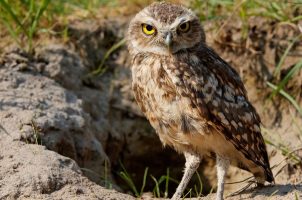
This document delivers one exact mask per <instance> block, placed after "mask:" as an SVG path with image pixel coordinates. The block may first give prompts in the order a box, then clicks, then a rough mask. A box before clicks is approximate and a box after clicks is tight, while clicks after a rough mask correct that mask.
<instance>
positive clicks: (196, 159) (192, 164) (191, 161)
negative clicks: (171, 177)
mask: <svg viewBox="0 0 302 200" xmlns="http://www.w3.org/2000/svg"><path fill="white" fill-rule="evenodd" d="M184 155H185V158H186V164H185V172H184V175H183V177H182V179H181V182H180V184H179V185H178V187H177V189H176V192H175V193H174V195H173V197H172V200H178V199H180V198H181V195H182V193H183V192H184V190H185V189H186V187H187V185H188V183H189V181H190V179H191V177H192V176H193V174H194V173H195V171H196V170H197V168H198V166H199V163H200V161H201V157H200V156H197V155H193V154H190V153H184Z"/></svg>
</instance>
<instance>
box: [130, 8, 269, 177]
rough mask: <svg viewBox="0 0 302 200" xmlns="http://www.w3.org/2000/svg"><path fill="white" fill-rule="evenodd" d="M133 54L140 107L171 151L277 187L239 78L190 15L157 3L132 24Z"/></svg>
mask: <svg viewBox="0 0 302 200" xmlns="http://www.w3.org/2000/svg"><path fill="white" fill-rule="evenodd" d="M169 13H172V14H171V15H169ZM146 24H147V25H146ZM184 24H185V25H184ZM187 27H188V28H187ZM187 29H188V30H187ZM153 30H154V32H153ZM148 31H150V33H151V32H152V33H151V34H150V35H149V34H148V33H149V32H148ZM128 47H129V51H130V55H131V57H132V77H133V90H134V95H135V98H136V101H137V103H138V105H139V106H140V108H141V110H142V112H143V113H144V114H145V115H146V117H147V118H148V120H149V121H150V123H151V125H152V126H153V127H154V128H155V129H156V132H157V133H158V135H159V137H160V139H161V141H162V142H163V143H164V144H167V145H170V146H172V147H174V148H175V149H176V150H177V151H179V152H194V153H196V154H199V155H211V154H212V153H215V154H217V155H220V156H223V157H226V158H228V159H229V160H230V161H231V163H232V164H234V165H236V166H238V167H240V168H242V169H245V170H248V171H250V172H252V173H253V174H254V175H255V176H256V178H258V179H261V180H262V181H264V180H267V181H269V182H272V181H273V175H272V172H271V170H270V166H269V161H268V156H267V152H266V147H265V144H264V140H263V138H262V136H261V131H260V123H261V122H260V118H259V115H258V114H257V112H256V110H255V108H254V107H253V106H252V105H251V103H250V102H249V101H248V98H247V94H246V90H245V88H244V86H243V83H242V81H241V79H240V77H239V75H238V73H237V72H236V71H235V70H234V69H233V68H232V67H231V66H230V65H229V64H228V63H226V62H225V61H224V60H223V59H222V58H220V57H219V56H218V55H217V54H216V53H215V52H214V51H213V50H212V49H211V48H209V47H208V46H207V45H206V43H205V34H204V32H203V29H202V27H201V25H200V23H199V20H198V18H197V17H196V16H195V15H194V14H193V13H192V12H191V11H190V10H188V9H186V8H183V7H182V6H179V5H175V6H174V5H173V4H167V3H156V4H152V5H151V6H149V7H147V8H146V9H144V10H143V11H141V12H140V13H139V14H138V15H136V17H135V18H134V19H133V20H132V21H131V23H130V26H129V32H128Z"/></svg>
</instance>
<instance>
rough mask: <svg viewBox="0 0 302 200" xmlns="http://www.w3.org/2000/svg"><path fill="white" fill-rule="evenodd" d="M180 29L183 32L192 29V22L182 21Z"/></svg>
mask: <svg viewBox="0 0 302 200" xmlns="http://www.w3.org/2000/svg"><path fill="white" fill-rule="evenodd" d="M178 30H180V31H181V32H188V31H189V30H190V22H185V23H182V24H181V25H179V26H178Z"/></svg>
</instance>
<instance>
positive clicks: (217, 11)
mask: <svg viewBox="0 0 302 200" xmlns="http://www.w3.org/2000/svg"><path fill="white" fill-rule="evenodd" d="M150 2H151V1H141V0H131V1H123V0H114V1H109V0H90V1H86V0H62V1H50V0H40V1H37V0H0V21H1V24H0V30H3V31H2V32H1V34H0V35H1V37H2V38H4V39H3V41H2V42H1V44H0V49H3V48H2V47H4V46H7V45H11V44H15V45H17V46H18V47H20V48H22V49H23V50H25V51H26V52H29V53H33V52H34V49H35V47H36V46H37V45H39V44H43V42H44V40H45V38H52V37H56V39H58V40H62V42H66V41H68V24H69V21H70V19H71V17H75V18H77V19H85V18H94V17H98V15H99V13H98V12H99V10H101V9H102V11H104V9H105V10H107V11H108V10H109V11H112V10H117V11H118V12H119V14H123V13H122V12H123V8H124V7H127V6H129V5H131V7H134V8H133V10H131V11H127V12H132V13H134V12H135V11H136V10H137V9H140V8H142V7H144V6H145V5H146V4H149V3H150ZM174 2H179V1H174ZM182 2H184V3H186V4H187V5H188V6H190V7H191V8H192V9H193V10H194V11H195V12H196V13H197V14H198V16H200V20H201V21H203V22H211V23H213V24H215V26H214V29H215V31H213V32H216V36H215V38H214V39H217V37H218V36H219V34H220V33H221V31H222V30H223V28H224V27H225V26H226V25H227V24H228V23H230V22H231V20H232V19H233V18H237V19H239V20H240V22H241V23H242V28H241V30H240V31H241V36H242V39H243V40H242V42H243V43H244V44H246V43H247V42H248V36H249V30H250V27H249V19H250V18H251V17H263V18H267V19H268V20H270V21H273V22H274V23H276V24H277V25H283V24H287V25H289V26H292V27H295V28H296V29H297V30H300V33H298V34H296V35H295V36H294V37H291V38H288V39H287V40H288V41H287V44H286V45H287V46H286V48H285V49H282V50H283V51H282V55H281V57H280V58H279V60H278V61H277V62H276V63H277V65H276V66H275V69H274V70H273V73H272V78H271V79H269V80H267V82H266V84H267V88H266V89H267V90H269V91H270V95H269V96H268V97H267V99H268V100H269V101H272V102H274V101H277V99H280V97H284V98H285V99H286V100H287V101H288V105H291V106H292V107H293V108H295V109H296V111H297V113H299V114H300V115H301V116H302V107H301V91H298V92H293V91H292V90H290V89H289V88H288V87H287V85H288V83H289V82H291V80H293V79H294V78H296V77H295V76H297V75H298V74H301V68H302V59H300V60H299V61H298V62H296V63H295V64H294V65H293V66H292V67H291V68H290V69H289V70H288V71H286V73H285V74H283V75H281V72H282V70H285V67H287V66H284V63H285V60H286V58H287V57H288V56H289V54H290V52H291V51H292V50H293V49H294V48H295V47H296V46H297V45H301V41H302V40H301V39H302V27H301V26H302V25H300V27H299V23H298V22H301V21H302V14H301V13H302V6H301V5H302V0H291V1H287V0H274V1H263V0H207V1H200V0H191V1H189V3H187V2H185V1H182ZM129 7H130V6H129ZM104 12H105V11H104ZM127 14H129V13H127ZM277 25H276V26H277ZM58 27H60V28H58ZM124 44H125V39H122V40H121V41H117V43H116V44H115V45H113V46H112V47H111V48H109V49H108V52H107V53H106V54H105V56H104V57H103V59H102V60H101V61H100V64H99V67H98V68H97V69H96V70H95V71H93V72H92V73H91V74H90V75H101V74H103V73H104V72H105V71H106V70H107V68H108V66H106V61H107V60H108V59H109V58H110V56H111V54H112V53H113V52H114V51H116V50H118V49H119V48H120V47H121V46H123V45H124ZM242 46H246V45H242ZM1 51H2V50H0V53H2V52H1ZM297 87H301V86H299V85H298V86H297ZM294 117H295V116H294ZM294 117H293V118H294ZM297 126H298V129H299V130H302V128H301V127H299V125H297ZM32 127H33V128H34V130H36V129H37V128H36V127H35V124H34V123H32ZM0 128H1V126H0ZM36 132H37V131H36ZM36 132H35V133H36ZM263 132H264V133H268V135H270V134H269V131H268V130H267V129H265V128H264V129H263ZM299 134H300V135H302V131H301V132H300V133H299ZM35 135H38V132H37V134H35ZM300 137H301V138H302V136H300ZM35 140H36V141H37V142H38V137H36V138H35ZM266 143H267V144H268V145H271V146H273V147H274V148H276V149H278V150H280V151H281V152H282V153H283V154H284V155H285V156H287V158H288V160H291V161H293V162H294V163H301V158H300V157H299V156H298V155H297V154H295V151H294V149H291V148H290V147H288V146H287V145H286V144H283V143H282V141H277V142H275V141H274V142H273V141H270V140H269V139H268V138H266ZM121 166H122V171H121V172H118V174H119V176H120V177H121V178H122V179H123V180H124V181H125V183H126V184H127V185H128V186H129V188H130V190H131V191H132V193H133V194H134V195H135V196H137V197H140V196H141V195H142V194H143V192H145V185H146V182H147V181H153V182H154V189H153V193H154V196H156V197H164V198H166V197H168V195H169V185H170V183H177V182H178V181H177V180H175V179H173V178H172V177H171V176H170V172H169V169H167V171H166V174H165V175H162V176H161V177H159V178H157V177H154V176H152V175H151V174H149V170H148V168H147V167H146V169H145V172H144V176H143V177H142V184H141V185H140V186H139V187H138V186H136V185H135V184H134V181H133V180H132V178H131V175H130V174H129V173H128V172H127V170H126V168H125V167H124V166H123V165H121ZM105 174H107V172H106V173H105ZM196 176H197V178H198V180H199V184H197V185H195V186H194V187H193V188H191V189H189V190H188V191H187V192H188V194H187V195H188V196H191V195H192V196H201V195H202V192H203V185H202V181H201V179H200V176H199V174H198V173H197V174H196ZM106 181H107V178H106ZM106 185H107V184H106ZM109 185H110V187H111V186H112V185H111V184H109ZM296 198H297V197H296Z"/></svg>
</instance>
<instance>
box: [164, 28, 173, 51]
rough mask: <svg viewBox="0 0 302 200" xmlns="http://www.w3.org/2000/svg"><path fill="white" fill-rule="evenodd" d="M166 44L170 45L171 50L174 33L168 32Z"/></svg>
mask: <svg viewBox="0 0 302 200" xmlns="http://www.w3.org/2000/svg"><path fill="white" fill-rule="evenodd" d="M165 44H166V45H167V46H168V49H169V50H170V48H171V44H172V33H170V32H168V33H167V34H166V37H165Z"/></svg>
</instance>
